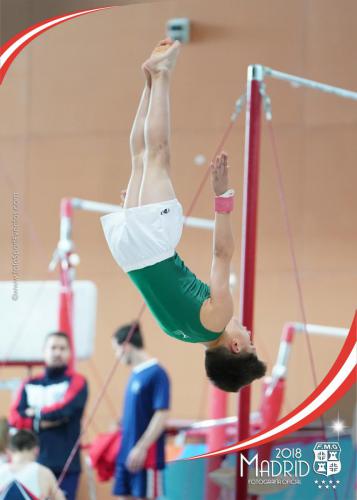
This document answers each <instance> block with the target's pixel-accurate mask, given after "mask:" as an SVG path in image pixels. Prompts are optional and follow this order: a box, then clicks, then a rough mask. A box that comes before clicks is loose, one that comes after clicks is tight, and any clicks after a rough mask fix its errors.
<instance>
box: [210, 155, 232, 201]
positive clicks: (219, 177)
mask: <svg viewBox="0 0 357 500" xmlns="http://www.w3.org/2000/svg"><path fill="white" fill-rule="evenodd" d="M228 169H229V166H228V155H227V153H225V152H224V151H222V153H221V154H220V155H219V156H217V157H216V160H215V161H214V162H212V163H211V174H212V175H211V178H212V187H213V191H214V193H215V195H216V196H221V194H223V193H225V192H226V191H227V190H228Z"/></svg>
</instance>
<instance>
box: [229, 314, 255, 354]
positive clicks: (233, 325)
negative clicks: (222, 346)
mask: <svg viewBox="0 0 357 500" xmlns="http://www.w3.org/2000/svg"><path fill="white" fill-rule="evenodd" d="M227 331H228V334H229V337H230V340H229V342H230V348H231V350H232V352H234V353H236V354H238V353H239V352H243V351H244V352H248V353H252V354H255V353H256V349H255V347H254V345H253V344H252V341H251V336H250V332H249V331H248V330H247V329H246V328H245V326H243V325H242V324H241V323H240V322H239V321H238V318H236V317H235V316H233V318H232V319H231V321H230V322H229V324H228V327H227Z"/></svg>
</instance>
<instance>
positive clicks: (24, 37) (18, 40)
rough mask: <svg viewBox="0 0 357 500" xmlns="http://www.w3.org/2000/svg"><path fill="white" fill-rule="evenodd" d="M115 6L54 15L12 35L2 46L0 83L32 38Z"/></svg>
mask: <svg viewBox="0 0 357 500" xmlns="http://www.w3.org/2000/svg"><path fill="white" fill-rule="evenodd" d="M113 7H115V6H107V7H97V8H95V9H88V10H79V11H76V12H72V13H71V14H63V15H61V16H56V17H52V18H50V19H46V20H44V21H41V22H40V23H37V24H34V25H33V26H30V27H29V28H27V29H25V30H23V31H21V32H20V33H18V34H17V35H15V36H14V37H12V38H11V39H10V40H9V41H8V42H6V43H5V44H4V45H3V46H2V47H1V48H0V85H1V84H2V82H3V80H4V77H5V75H6V72H7V70H8V69H9V67H10V65H11V63H12V62H13V60H14V59H15V57H16V56H17V55H18V54H19V53H20V52H21V51H22V49H23V48H24V47H26V45H28V44H29V43H30V42H31V41H32V40H34V39H35V38H37V37H38V36H40V35H41V34H42V33H44V32H45V31H47V30H49V29H51V28H53V27H54V26H58V25H59V24H62V23H64V22H66V21H70V20H71V19H75V18H77V17H80V16H83V15H86V14H91V13H93V12H98V11H100V10H106V9H112V8H113Z"/></svg>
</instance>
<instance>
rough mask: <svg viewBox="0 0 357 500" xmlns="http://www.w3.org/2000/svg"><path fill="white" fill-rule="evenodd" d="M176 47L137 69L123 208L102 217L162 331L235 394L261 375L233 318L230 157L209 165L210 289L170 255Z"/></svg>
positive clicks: (176, 220)
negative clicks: (194, 348) (198, 354)
mask: <svg viewBox="0 0 357 500" xmlns="http://www.w3.org/2000/svg"><path fill="white" fill-rule="evenodd" d="M179 51H180V43H179V42H177V41H175V42H173V41H172V40H171V39H169V38H167V39H165V40H162V41H161V42H160V43H159V44H158V45H157V47H156V48H155V49H154V51H153V52H152V54H151V56H150V57H149V59H148V60H147V61H145V62H144V64H143V65H142V70H143V71H144V73H145V76H146V85H145V88H144V91H143V93H142V96H141V100H140V104H139V108H138V110H137V113H136V116H135V119H134V123H133V127H132V130H131V134H130V151H131V159H132V171H131V177H130V180H129V184H128V187H127V190H126V192H125V197H124V200H123V208H122V209H120V210H119V211H118V212H115V213H111V214H108V215H105V216H103V217H101V223H102V226H103V230H104V234H105V237H106V240H107V242H108V245H109V248H110V250H111V253H112V255H113V257H114V259H115V260H116V262H117V263H118V265H119V266H120V267H121V268H122V269H123V270H124V271H125V272H126V273H127V274H128V276H129V278H130V279H131V280H132V281H133V283H134V284H135V285H136V287H137V288H138V290H139V291H140V293H141V294H142V296H143V298H144V300H145V302H146V304H147V306H148V308H149V309H150V311H151V312H152V314H153V315H154V317H155V318H156V320H157V322H158V323H159V325H160V327H161V328H162V330H164V332H165V333H167V334H168V335H170V336H171V337H175V338H176V339H178V340H182V341H184V342H199V343H201V344H202V345H203V346H204V347H205V348H206V353H205V368H206V373H207V376H208V378H209V379H210V380H211V381H212V382H213V383H214V384H215V385H216V386H217V387H219V388H220V389H222V390H224V391H229V392H237V391H238V390H239V389H240V388H241V387H242V386H244V385H247V384H249V383H251V382H252V381H253V380H254V379H257V378H260V377H262V376H263V375H264V374H265V371H266V366H265V364H264V363H263V362H262V361H260V360H259V359H258V357H257V355H256V350H255V348H254V346H253V345H252V343H251V339H250V334H249V332H248V331H247V330H246V328H245V327H244V326H242V325H241V324H240V322H239V321H238V319H237V318H236V317H235V316H233V298H232V295H231V292H230V287H229V274H230V262H231V259H232V256H233V251H234V241H233V234H232V229H231V216H230V212H231V211H232V209H233V195H234V191H233V190H229V189H228V168H229V167H228V164H227V154H226V153H224V152H222V153H221V154H220V155H219V156H217V158H216V160H215V162H214V163H212V164H211V178H212V187H213V191H214V194H215V230H214V249H213V258H212V266H211V273H210V284H209V286H208V285H207V284H206V283H203V282H202V281H200V280H199V279H198V278H197V277H196V276H195V275H194V274H193V273H192V272H191V271H190V269H188V268H187V267H186V266H185V264H184V262H183V261H182V260H181V258H180V257H179V255H178V254H177V252H176V251H175V248H176V246H177V245H178V243H179V241H180V238H181V234H182V229H183V211H182V206H181V204H180V203H179V202H178V200H177V199H176V195H175V191H174V188H173V185H172V180H171V176H170V170H171V166H170V102H169V88H170V79H171V76H172V72H173V69H174V66H175V63H176V59H177V56H178V53H179Z"/></svg>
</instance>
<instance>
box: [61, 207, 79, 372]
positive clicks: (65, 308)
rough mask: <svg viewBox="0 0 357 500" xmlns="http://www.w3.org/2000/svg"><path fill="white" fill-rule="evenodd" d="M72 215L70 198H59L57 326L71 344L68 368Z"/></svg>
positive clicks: (73, 348) (71, 277) (71, 335)
mask: <svg viewBox="0 0 357 500" xmlns="http://www.w3.org/2000/svg"><path fill="white" fill-rule="evenodd" d="M72 216H73V207H72V203H71V200H70V199H68V198H63V199H62V200H61V208H60V218H61V228H60V244H62V245H63V252H64V253H65V254H66V256H65V258H64V259H60V263H59V265H60V284H61V290H60V296H59V317H58V328H59V330H60V331H61V332H64V333H66V334H67V335H68V338H69V342H70V346H71V358H70V361H69V369H70V370H73V369H74V364H75V359H76V353H75V347H74V338H73V290H72V279H73V269H72V268H71V264H70V259H69V256H70V253H71V249H72V241H71V233H72Z"/></svg>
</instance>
